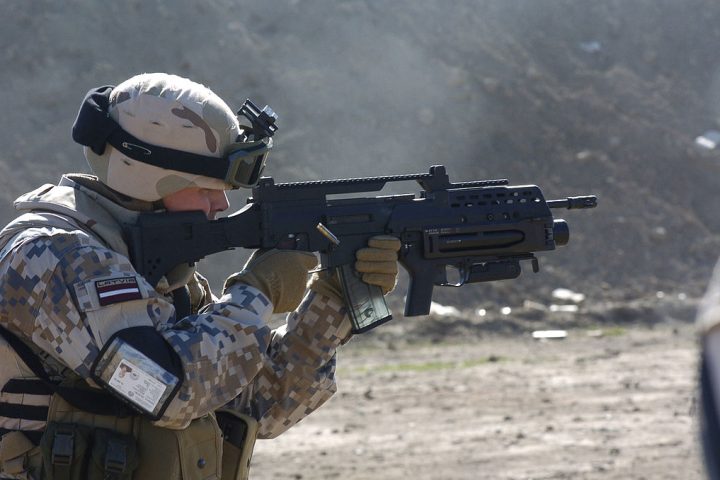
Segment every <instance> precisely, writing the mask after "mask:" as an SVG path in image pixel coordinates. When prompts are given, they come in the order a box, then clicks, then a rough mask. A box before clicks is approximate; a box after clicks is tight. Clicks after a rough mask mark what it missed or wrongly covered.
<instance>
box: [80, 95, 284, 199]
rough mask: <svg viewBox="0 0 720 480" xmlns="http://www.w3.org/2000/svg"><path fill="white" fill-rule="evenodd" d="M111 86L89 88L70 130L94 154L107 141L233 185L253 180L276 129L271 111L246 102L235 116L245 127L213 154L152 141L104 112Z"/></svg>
mask: <svg viewBox="0 0 720 480" xmlns="http://www.w3.org/2000/svg"><path fill="white" fill-rule="evenodd" d="M113 88H114V87H113V86H104V87H99V88H95V89H92V90H90V91H89V92H88V93H87V95H86V96H85V100H84V101H83V103H82V105H81V107H80V111H79V112H78V115H77V118H76V119H75V123H74V124H73V128H72V137H73V140H75V141H76V142H77V143H79V144H81V145H84V146H86V147H89V148H90V149H92V151H93V152H95V153H96V154H97V155H102V154H103V152H104V151H105V145H106V144H110V145H112V146H113V147H115V149H117V150H118V151H120V152H121V153H123V154H124V155H126V156H128V157H130V158H132V159H133V160H137V161H139V162H143V163H147V164H149V165H154V166H156V167H160V168H164V169H167V170H177V171H180V172H185V173H190V174H194V175H202V176H205V177H210V178H219V179H221V180H223V181H224V182H225V183H227V184H229V185H231V186H232V187H234V188H240V187H253V186H254V185H255V184H257V182H258V180H259V179H260V175H261V174H262V171H263V169H264V168H265V162H266V160H267V155H268V153H269V151H270V149H271V148H272V138H271V137H272V135H274V133H275V131H276V130H277V126H276V125H275V121H276V120H277V115H275V113H274V112H273V111H272V110H271V109H270V108H269V107H267V106H266V107H265V108H263V109H262V110H259V109H258V108H257V107H256V106H255V104H253V103H252V102H251V101H250V100H246V101H245V103H244V104H243V106H242V108H241V109H240V111H238V114H239V115H243V116H245V117H246V118H247V119H248V120H250V123H251V127H245V130H244V133H243V134H242V135H240V137H238V141H236V142H235V143H234V144H232V145H231V146H230V147H229V148H228V149H227V152H226V153H225V155H224V156H223V157H220V158H218V157H210V156H207V155H200V154H196V153H190V152H184V151H181V150H175V149H172V148H167V147H161V146H158V145H152V144H149V143H147V142H144V141H142V140H140V139H139V138H137V137H135V136H133V135H131V134H129V133H128V132H126V131H125V130H123V129H122V127H120V125H119V124H118V123H117V122H116V121H115V120H113V119H112V118H111V117H110V115H109V111H108V106H109V104H110V93H111V92H112V89H113ZM241 127H242V126H241Z"/></svg>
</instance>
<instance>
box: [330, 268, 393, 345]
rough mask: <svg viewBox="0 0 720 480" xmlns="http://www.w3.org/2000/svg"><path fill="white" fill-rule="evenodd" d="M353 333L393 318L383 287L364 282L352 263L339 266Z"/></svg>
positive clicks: (369, 328) (364, 330) (361, 331)
mask: <svg viewBox="0 0 720 480" xmlns="http://www.w3.org/2000/svg"><path fill="white" fill-rule="evenodd" d="M338 271H339V273H340V283H341V284H342V288H343V292H345V303H346V304H347V307H348V311H349V312H348V313H349V314H350V320H351V322H352V326H353V330H352V331H353V333H364V332H367V331H368V330H372V329H373V328H375V327H377V326H378V325H381V324H383V323H385V322H387V321H388V320H391V319H392V315H391V314H390V309H389V308H388V306H387V303H385V296H384V295H383V292H382V289H381V288H380V287H378V286H376V285H368V284H367V283H365V282H363V281H362V279H361V278H360V275H359V274H358V273H357V272H356V271H355V269H354V268H353V267H352V266H351V265H343V266H341V267H338Z"/></svg>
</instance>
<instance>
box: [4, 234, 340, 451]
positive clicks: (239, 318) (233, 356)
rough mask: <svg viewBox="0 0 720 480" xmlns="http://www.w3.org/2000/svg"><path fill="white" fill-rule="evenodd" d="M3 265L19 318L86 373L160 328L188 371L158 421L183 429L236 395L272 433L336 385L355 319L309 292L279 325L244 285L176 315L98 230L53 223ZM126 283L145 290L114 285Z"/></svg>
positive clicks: (9, 302) (22, 330)
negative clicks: (107, 349)
mask: <svg viewBox="0 0 720 480" xmlns="http://www.w3.org/2000/svg"><path fill="white" fill-rule="evenodd" d="M0 274H2V275H3V276H4V278H6V281H4V282H2V292H0V293H1V294H2V295H1V299H0V307H1V308H2V313H1V314H2V315H3V316H4V317H5V319H4V321H5V322H6V324H7V325H8V326H9V328H11V329H12V330H13V331H14V332H15V333H17V334H19V335H20V336H22V337H24V338H25V339H27V340H30V341H32V342H33V343H34V344H35V345H37V346H38V347H40V348H41V349H43V350H44V351H46V352H48V353H49V354H50V355H51V356H53V357H54V358H56V359H57V360H58V361H60V362H61V363H62V364H64V365H67V366H68V367H70V368H71V369H73V370H74V371H75V372H76V373H77V374H79V375H80V376H82V377H84V378H89V377H90V373H91V368H92V366H93V363H94V362H95V360H96V359H97V357H98V354H99V352H100V350H101V349H102V347H103V345H105V343H106V342H107V341H108V340H109V339H110V338H111V336H112V335H113V334H114V333H116V332H118V331H119V330H123V329H127V328H132V327H147V326H152V327H154V328H155V329H156V330H157V331H158V332H159V334H160V335H162V337H163V338H164V339H165V341H166V342H167V343H168V344H169V345H170V346H171V347H172V349H173V350H174V351H175V353H177V355H178V357H179V359H180V362H181V365H182V371H183V379H182V383H181V386H180V389H179V391H178V393H177V394H176V396H175V397H174V399H173V400H172V401H171V402H170V404H169V406H168V408H167V409H166V411H165V413H164V415H163V417H162V418H161V419H160V420H159V421H157V422H156V424H157V425H159V426H163V427H167V428H183V427H185V426H186V425H187V424H188V423H189V422H190V421H191V420H192V419H194V418H197V417H200V416H202V415H205V414H207V413H208V412H211V411H214V410H216V409H217V408H219V407H222V406H224V405H226V404H228V403H230V404H231V405H232V406H234V408H236V409H238V410H241V411H243V412H246V413H250V414H251V415H253V416H254V417H255V418H258V419H259V421H260V425H261V435H262V436H267V437H270V436H274V435H277V434H279V433H280V432H282V431H284V430H285V429H287V428H289V426H291V425H293V424H295V423H297V422H298V421H299V420H300V419H301V418H302V417H304V416H305V415H307V414H308V413H310V412H311V411H313V410H314V409H315V408H317V407H318V406H319V405H321V404H322V403H323V402H324V401H325V400H327V398H329V397H330V396H331V395H332V393H333V392H334V391H335V381H334V368H335V359H334V356H335V348H336V347H337V346H338V345H339V344H340V343H341V342H342V340H343V339H344V338H346V337H347V336H348V335H349V321H348V320H347V318H346V316H345V314H344V308H343V306H342V305H340V304H339V303H337V302H333V301H332V300H329V299H327V298H325V297H322V296H315V294H310V295H308V297H306V299H305V300H304V302H303V304H302V306H301V307H300V308H299V309H298V311H297V312H295V313H293V314H291V315H290V316H289V317H288V320H287V324H286V325H285V326H283V327H281V328H279V329H276V330H275V331H273V330H271V329H270V327H269V326H268V325H267V321H268V320H269V318H270V315H271V313H272V304H271V303H270V301H269V300H268V299H267V297H265V295H263V294H262V293H261V292H260V291H258V290H256V289H254V288H253V287H249V286H245V285H240V284H238V285H234V286H233V287H231V288H230V289H228V290H227V291H226V292H224V295H223V296H222V297H221V298H220V299H219V300H217V301H215V302H213V303H210V304H208V305H206V306H205V307H204V308H203V309H202V310H201V311H200V312H199V313H198V314H194V315H190V316H188V317H185V318H183V319H180V320H177V319H176V318H175V309H174V307H173V305H172V304H171V303H170V302H169V301H167V300H166V299H165V298H164V297H162V296H161V295H159V294H158V293H157V292H156V291H155V290H154V289H153V288H152V287H151V286H150V285H149V284H148V283H147V282H146V281H145V280H144V278H143V277H141V276H139V275H138V274H137V272H136V271H135V270H134V268H133V266H132V265H131V264H130V262H129V260H128V259H127V258H126V257H124V256H122V255H120V254H118V253H116V252H113V251H111V250H108V249H106V248H104V247H102V246H101V245H99V244H97V243H96V242H94V241H92V239H89V237H87V238H85V237H82V236H78V235H73V234H68V233H54V232H47V231H46V232H44V234H43V235H42V236H38V237H35V238H31V239H29V240H27V241H19V242H16V244H15V246H11V248H10V250H8V249H5V250H4V255H2V256H1V257H0ZM118 280H120V281H119V282H118ZM118 284H120V285H123V286H128V285H130V286H132V287H133V288H135V287H136V288H137V291H134V290H133V288H131V289H128V288H124V289H117V288H115V287H112V288H108V287H107V286H108V285H110V286H113V285H118ZM128 290H132V291H130V292H128Z"/></svg>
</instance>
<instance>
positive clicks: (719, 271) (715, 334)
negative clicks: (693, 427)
mask: <svg viewBox="0 0 720 480" xmlns="http://www.w3.org/2000/svg"><path fill="white" fill-rule="evenodd" d="M698 327H699V331H700V351H701V356H700V430H701V439H702V445H703V450H704V459H705V468H706V473H707V476H708V478H710V479H712V480H720V453H719V452H718V448H720V263H718V265H717V266H716V267H715V273H714V275H713V278H712V280H711V281H710V286H709V288H708V291H707V293H706V294H705V297H704V298H703V300H702V302H701V304H700V308H699V311H698Z"/></svg>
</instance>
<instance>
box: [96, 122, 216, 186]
mask: <svg viewBox="0 0 720 480" xmlns="http://www.w3.org/2000/svg"><path fill="white" fill-rule="evenodd" d="M118 127H119V126H118ZM107 143H109V144H110V145H112V146H113V147H115V149H116V150H118V151H119V152H120V153H122V154H123V155H126V156H128V157H130V158H132V159H133V160H137V161H138V162H142V163H147V164H148V165H153V166H156V167H160V168H164V169H167V170H177V171H180V172H185V173H191V174H195V175H202V176H204V177H210V178H219V179H221V180H224V179H225V176H226V175H227V171H228V161H227V159H225V158H218V157H209V156H207V155H200V154H197V153H190V152H183V151H182V150H175V149H172V148H166V147H161V146H158V145H152V144H149V143H146V142H143V141H142V140H140V139H139V138H137V137H135V136H133V135H131V134H129V133H128V132H126V131H125V130H123V129H122V128H117V129H116V130H114V131H113V132H112V133H110V135H109V136H108V138H107Z"/></svg>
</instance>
